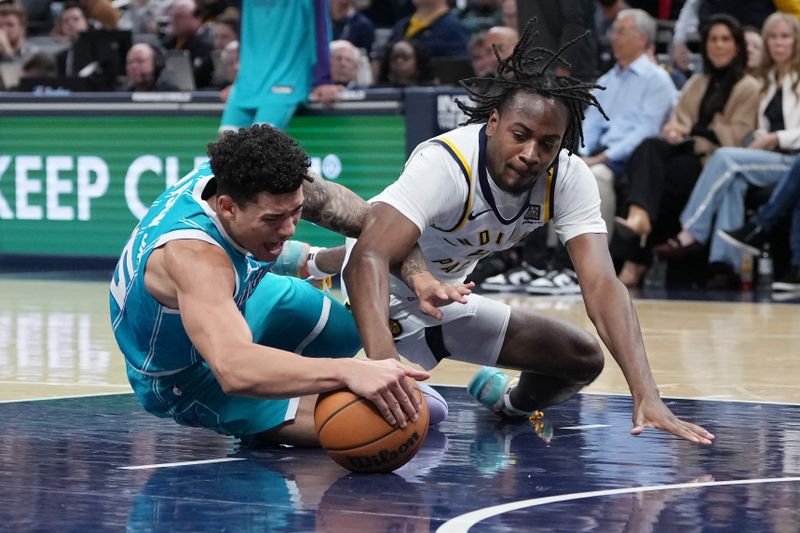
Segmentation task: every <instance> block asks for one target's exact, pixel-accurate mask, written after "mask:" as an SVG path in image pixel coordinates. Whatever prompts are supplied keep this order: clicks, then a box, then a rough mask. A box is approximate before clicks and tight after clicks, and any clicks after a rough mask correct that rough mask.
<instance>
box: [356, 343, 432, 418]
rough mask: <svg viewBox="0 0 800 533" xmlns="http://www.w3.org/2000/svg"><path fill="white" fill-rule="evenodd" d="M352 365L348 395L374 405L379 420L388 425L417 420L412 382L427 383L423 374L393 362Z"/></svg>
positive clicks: (416, 406) (381, 361)
mask: <svg viewBox="0 0 800 533" xmlns="http://www.w3.org/2000/svg"><path fill="white" fill-rule="evenodd" d="M352 362H353V363H355V364H356V365H357V366H356V369H357V370H356V372H354V373H353V374H352V375H351V376H350V379H348V380H347V387H348V388H349V389H350V390H351V391H353V392H354V393H356V394H358V395H359V396H362V397H364V398H366V399H368V400H369V401H371V402H372V403H373V404H375V407H377V408H378V411H379V412H380V413H381V416H383V418H385V419H386V421H387V422H388V423H390V424H392V425H398V426H400V427H405V425H406V423H407V420H416V419H417V412H418V411H419V410H420V408H421V407H422V406H421V405H420V403H419V398H418V397H417V394H415V390H416V385H415V384H414V381H413V380H424V379H428V378H429V377H430V376H429V375H428V373H427V372H425V371H423V370H417V369H415V368H412V367H410V366H408V365H404V364H403V363H401V362H400V361H398V360H397V359H382V360H380V361H374V360H371V359H367V360H363V359H353V360H352ZM409 378H411V379H409Z"/></svg>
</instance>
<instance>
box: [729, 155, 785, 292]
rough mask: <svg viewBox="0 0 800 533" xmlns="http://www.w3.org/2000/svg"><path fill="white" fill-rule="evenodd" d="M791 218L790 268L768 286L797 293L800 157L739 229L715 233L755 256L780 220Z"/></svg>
mask: <svg viewBox="0 0 800 533" xmlns="http://www.w3.org/2000/svg"><path fill="white" fill-rule="evenodd" d="M788 215H791V217H792V220H791V231H790V234H789V248H790V250H791V267H790V269H789V271H788V272H787V273H786V275H784V276H781V277H779V278H778V279H777V281H775V282H774V283H773V284H772V290H773V291H791V292H798V291H800V158H795V160H794V163H793V164H792V167H791V168H790V169H789V172H787V173H786V174H784V175H783V177H782V178H781V180H780V181H779V182H778V185H777V186H776V187H775V189H774V190H773V191H772V194H771V195H770V197H769V201H767V203H765V204H762V205H761V206H760V207H759V208H758V211H757V212H756V214H755V215H753V216H752V217H751V218H750V220H748V221H747V223H746V224H745V225H744V226H742V227H741V228H737V229H734V230H727V231H726V230H717V233H718V235H719V236H720V237H722V238H723V239H725V240H726V241H727V242H729V243H730V244H733V245H734V246H737V247H739V248H741V249H743V250H745V251H746V252H747V253H751V254H758V253H759V252H760V251H761V249H762V248H763V246H764V244H765V243H766V242H767V239H768V238H769V236H770V233H772V232H773V231H775V230H776V229H777V228H778V226H779V224H780V222H781V221H782V220H783V218H784V217H786V216H788Z"/></svg>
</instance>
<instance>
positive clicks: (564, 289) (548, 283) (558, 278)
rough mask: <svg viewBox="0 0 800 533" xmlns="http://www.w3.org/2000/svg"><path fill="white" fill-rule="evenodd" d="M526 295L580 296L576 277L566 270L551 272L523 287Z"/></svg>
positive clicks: (579, 287)
mask: <svg viewBox="0 0 800 533" xmlns="http://www.w3.org/2000/svg"><path fill="white" fill-rule="evenodd" d="M525 292H527V293H528V294H580V292H581V286H580V285H578V275H577V274H575V272H574V271H572V270H570V269H568V268H562V269H561V270H551V271H550V272H548V273H547V274H545V275H544V276H542V277H540V278H536V279H534V280H531V282H530V283H528V284H527V285H526V286H525Z"/></svg>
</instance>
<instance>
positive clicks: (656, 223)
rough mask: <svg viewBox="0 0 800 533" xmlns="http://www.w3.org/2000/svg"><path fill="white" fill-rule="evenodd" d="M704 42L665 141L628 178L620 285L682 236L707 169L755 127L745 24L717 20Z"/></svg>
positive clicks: (637, 161) (617, 250) (646, 147)
mask: <svg viewBox="0 0 800 533" xmlns="http://www.w3.org/2000/svg"><path fill="white" fill-rule="evenodd" d="M701 37H702V41H701V48H702V50H701V56H702V60H703V73H702V74H696V75H694V76H692V78H690V79H689V81H688V82H686V85H685V86H684V88H683V90H682V91H681V94H680V96H679V99H678V104H677V105H676V106H675V108H674V110H673V112H672V117H671V118H670V120H669V121H668V122H667V123H666V124H665V125H664V127H663V128H662V129H661V135H660V136H659V137H651V138H649V139H645V141H644V142H642V144H640V145H639V147H638V148H636V150H634V152H633V154H632V155H631V157H630V159H629V161H628V166H627V168H626V172H625V176H624V177H623V179H622V180H621V181H622V187H621V189H622V190H621V191H620V194H619V198H620V199H621V201H620V202H619V203H620V204H624V203H626V204H627V205H628V211H627V216H626V217H625V218H619V217H618V218H617V231H616V235H615V237H614V239H613V240H612V243H611V251H612V255H613V256H614V258H615V260H616V261H617V262H621V261H624V264H623V266H622V269H621V271H620V274H619V279H620V281H622V282H623V283H624V284H625V285H627V286H629V287H632V286H636V285H638V284H639V283H640V282H641V280H642V278H643V276H644V274H645V272H646V271H647V268H648V265H649V263H650V258H651V252H650V246H651V244H652V243H657V242H661V241H663V240H664V239H665V238H666V236H668V235H672V234H674V233H675V232H676V231H677V229H678V227H679V225H678V214H679V213H680V210H681V208H682V207H683V205H684V204H685V202H686V199H687V198H688V196H689V194H690V192H691V190H692V187H693V186H694V184H695V181H697V177H698V176H699V174H700V171H701V169H702V165H703V163H704V162H705V161H706V160H707V159H708V158H709V157H711V155H712V154H713V153H714V151H715V150H717V148H719V147H720V146H741V144H742V140H743V139H744V137H745V135H746V134H747V133H749V132H751V131H752V130H753V129H754V127H755V122H756V110H757V108H758V99H759V87H760V85H759V83H758V81H757V80H756V79H755V78H753V77H752V76H749V75H747V74H746V73H745V70H746V68H747V45H746V44H745V40H744V35H743V32H742V28H741V25H740V24H739V22H738V21H737V20H736V19H734V18H733V17H730V16H728V15H714V16H712V17H711V18H710V19H709V21H708V24H707V25H706V26H705V27H704V28H703V31H702V32H701Z"/></svg>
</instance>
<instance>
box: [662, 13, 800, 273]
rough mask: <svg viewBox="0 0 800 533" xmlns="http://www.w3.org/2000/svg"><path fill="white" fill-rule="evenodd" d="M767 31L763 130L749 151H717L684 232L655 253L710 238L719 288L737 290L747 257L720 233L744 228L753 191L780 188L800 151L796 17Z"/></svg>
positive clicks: (773, 18)
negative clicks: (743, 263) (748, 199)
mask: <svg viewBox="0 0 800 533" xmlns="http://www.w3.org/2000/svg"><path fill="white" fill-rule="evenodd" d="M762 33H763V39H764V43H765V48H766V53H765V54H764V55H763V59H762V63H761V71H760V74H761V77H762V81H763V87H762V89H761V93H760V95H761V100H760V103H759V108H758V111H759V112H758V129H757V130H756V131H755V134H754V136H753V139H752V141H751V142H750V143H749V144H748V147H747V148H722V149H720V150H717V152H716V153H715V154H714V157H712V158H711V160H710V161H709V162H708V163H707V164H706V166H705V168H704V169H703V172H702V174H701V175H700V178H699V180H698V181H697V184H696V185H695V187H694V189H693V190H692V195H691V197H690V198H689V202H688V203H687V204H686V207H685V208H684V210H683V212H682V213H681V216H680V222H681V228H682V229H681V231H680V233H678V234H677V235H675V236H674V237H672V238H670V239H668V240H667V241H666V242H665V243H664V244H662V245H660V246H657V247H656V248H655V249H654V251H655V252H656V253H658V254H659V255H661V256H663V257H667V258H674V257H680V256H684V255H687V254H689V253H692V252H695V251H698V250H702V249H704V245H705V244H707V243H708V242H709V240H710V243H711V249H710V252H709V262H710V264H711V272H712V273H714V278H712V279H714V280H715V282H714V284H715V285H716V286H717V287H726V286H729V287H731V288H733V287H734V286H736V284H737V283H736V282H737V273H738V270H739V268H740V265H741V257H742V255H741V251H740V250H739V249H738V248H736V247H735V246H731V245H730V244H729V243H728V242H726V241H725V239H724V238H721V237H720V236H718V235H717V232H716V231H715V230H717V229H720V230H733V229H736V228H739V227H740V226H742V224H743V223H744V220H745V195H746V193H747V190H748V188H750V187H767V186H772V185H774V184H776V183H777V182H778V181H779V180H780V179H781V178H782V177H783V176H784V175H785V174H786V173H787V171H788V170H789V168H790V167H791V166H792V163H793V162H794V161H795V160H796V159H797V157H798V156H797V154H798V151H800V24H799V23H798V21H797V19H796V18H795V17H794V16H792V15H789V14H787V13H774V14H772V15H770V17H769V18H768V19H767V20H766V21H765V22H764V29H763V31H762Z"/></svg>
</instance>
